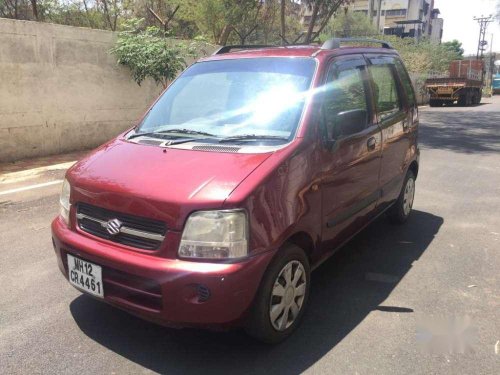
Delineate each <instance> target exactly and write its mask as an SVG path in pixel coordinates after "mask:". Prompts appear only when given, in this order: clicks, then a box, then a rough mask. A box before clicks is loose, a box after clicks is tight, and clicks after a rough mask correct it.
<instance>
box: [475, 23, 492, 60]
mask: <svg viewBox="0 0 500 375" xmlns="http://www.w3.org/2000/svg"><path fill="white" fill-rule="evenodd" d="M473 19H474V20H476V21H477V23H479V41H478V42H477V55H476V58H477V59H478V60H479V59H480V58H481V59H482V58H483V54H484V50H485V48H486V45H487V44H488V42H487V41H486V40H485V38H486V29H487V28H488V24H489V23H490V22H493V20H494V19H495V17H493V15H491V14H490V15H489V16H488V17H484V16H481V17H474V18H473Z"/></svg>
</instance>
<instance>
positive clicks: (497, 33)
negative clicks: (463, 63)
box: [434, 0, 500, 55]
mask: <svg viewBox="0 0 500 375" xmlns="http://www.w3.org/2000/svg"><path fill="white" fill-rule="evenodd" d="M496 4H497V0H434V7H435V8H439V10H440V11H441V18H443V19H444V30H443V42H446V41H450V40H453V39H458V40H459V41H461V42H462V45H463V48H464V49H465V54H466V55H469V54H476V52H477V42H478V39H479V24H478V23H477V21H474V20H473V19H472V17H474V16H476V17H480V16H481V15H484V16H488V15H490V14H493V15H495V14H496ZM491 34H494V36H493V51H494V52H499V53H500V25H499V23H498V21H493V22H492V23H490V24H489V25H488V29H487V30H486V40H487V41H488V49H487V51H488V52H489V48H490V46H489V44H490V41H491Z"/></svg>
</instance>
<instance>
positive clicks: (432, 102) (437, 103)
mask: <svg viewBox="0 0 500 375" xmlns="http://www.w3.org/2000/svg"><path fill="white" fill-rule="evenodd" d="M442 104H443V103H441V102H440V101H439V100H436V99H431V100H429V105H430V106H431V107H441V105H442Z"/></svg>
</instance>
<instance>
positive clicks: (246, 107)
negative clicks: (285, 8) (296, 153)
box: [136, 58, 316, 142]
mask: <svg viewBox="0 0 500 375" xmlns="http://www.w3.org/2000/svg"><path fill="white" fill-rule="evenodd" d="M315 67H316V63H315V60H314V59H312V58H245V59H235V60H218V61H206V62H201V63H197V64H195V65H193V66H191V67H190V68H189V69H187V70H186V71H185V72H184V73H183V74H182V75H181V76H180V77H179V78H178V79H177V80H176V81H175V82H174V83H173V84H172V85H171V86H170V87H169V88H168V90H166V91H165V93H164V94H163V95H162V96H161V98H160V99H159V100H158V101H157V102H156V104H155V105H154V106H153V107H152V108H151V110H150V111H149V113H148V114H147V115H146V117H145V118H144V120H143V121H142V123H141V124H140V127H139V128H138V129H136V133H149V134H151V133H153V134H154V133H156V132H158V133H163V132H169V130H170V132H169V133H171V134H173V133H174V131H178V132H179V133H187V134H189V133H190V134H191V135H192V134H194V133H195V132H198V134H199V135H202V134H201V132H202V133H206V134H209V135H212V136H214V137H216V138H227V139H231V138H233V139H235V140H237V139H239V140H241V139H245V138H244V137H242V136H247V138H246V139H254V140H257V139H258V140H259V142H262V140H263V139H265V137H266V136H269V141H274V142H276V140H279V139H281V140H282V142H283V139H284V140H285V141H286V140H287V139H291V138H292V137H293V135H294V132H295V129H296V128H297V125H298V123H299V121H300V117H301V114H302V109H303V107H304V102H305V99H306V96H307V92H308V90H309V87H310V85H311V80H312V76H313V74H314V70H315ZM250 136H255V137H254V138H252V137H250Z"/></svg>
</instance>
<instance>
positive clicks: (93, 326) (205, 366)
mask: <svg viewBox="0 0 500 375" xmlns="http://www.w3.org/2000/svg"><path fill="white" fill-rule="evenodd" d="M442 224H443V219H442V218H441V217H438V216H435V215H432V214H429V213H426V212H421V211H414V212H413V213H412V216H411V217H410V219H409V221H408V223H407V224H406V225H403V226H393V225H390V224H388V223H387V221H386V220H385V219H384V218H381V219H379V220H377V221H376V222H374V223H373V224H371V225H370V226H369V227H368V228H367V229H366V230H364V231H363V232H362V233H360V234H359V235H358V236H357V237H356V238H355V239H354V240H353V241H351V242H350V243H349V244H348V245H347V246H345V247H344V248H343V249H342V250H341V251H339V252H338V253H337V254H336V255H334V256H333V257H332V258H330V259H329V260H328V261H327V262H325V263H324V264H323V265H322V266H320V267H319V268H318V269H317V270H316V271H315V272H313V275H312V285H311V295H310V304H309V307H308V310H307V312H306V314H305V316H304V321H303V323H302V325H301V326H300V327H299V329H298V330H297V331H296V332H295V334H294V335H293V336H292V337H291V338H290V339H288V340H287V341H285V342H284V343H282V344H280V345H277V346H268V345H264V344H260V343H258V342H255V341H253V340H252V339H250V338H249V337H247V336H246V335H245V334H244V333H243V332H241V331H231V332H209V331H202V330H193V329H184V330H174V329H168V328H164V327H160V326H157V325H154V324H151V323H148V322H145V321H142V320H140V319H138V318H135V317H133V316H131V315H128V314H127V313H124V312H122V311H120V310H117V309H114V308H112V307H110V306H108V305H106V304H104V303H101V302H99V301H96V300H94V299H92V298H90V297H87V296H84V295H82V296H79V297H77V298H76V299H75V300H73V301H72V303H71V306H70V309H71V313H72V315H73V318H74V319H75V321H76V323H77V324H78V326H79V327H80V329H81V330H82V331H83V332H84V333H85V334H86V335H87V336H88V337H90V338H91V339H93V340H95V341H96V342H98V343H99V344H101V345H103V346H104V347H106V348H108V349H109V350H112V351H114V352H116V353H117V354H119V355H120V356H123V357H125V358H127V359H129V360H130V361H133V362H135V363H137V364H139V365H141V366H143V367H145V368H148V369H150V370H152V371H156V372H159V373H169V374H172V373H197V372H203V373H236V372H238V373H262V372H267V373H273V374H274V373H286V374H298V373H301V372H302V371H304V370H306V369H307V368H309V367H310V366H312V365H313V364H314V363H315V362H317V361H318V360H319V359H320V358H322V357H323V356H324V355H325V354H326V353H328V352H329V351H330V350H331V349H332V348H333V347H335V346H336V345H337V344H338V343H339V342H340V341H341V340H342V339H343V338H344V337H345V336H346V335H348V334H349V332H351V331H352V330H353V329H354V328H355V327H356V326H357V325H358V324H359V323H361V322H362V321H363V319H364V318H365V317H366V316H367V315H368V314H369V313H370V312H371V311H373V310H379V311H383V312H384V313H387V314H394V313H397V312H399V313H401V312H403V313H410V314H411V313H413V309H412V307H411V306H380V304H381V303H382V302H383V301H384V300H386V299H387V297H388V296H389V294H390V293H391V292H392V290H393V289H394V288H395V287H396V286H397V284H398V283H399V281H400V280H401V279H402V278H403V277H404V276H405V275H406V273H408V272H409V271H410V270H411V267H412V264H413V262H414V261H415V260H417V259H418V258H419V257H420V256H421V255H422V253H423V252H424V251H425V250H426V249H427V248H428V246H429V244H430V243H431V242H432V240H433V239H434V237H435V235H436V234H437V232H438V231H439V229H440V227H441V225H442ZM374 275H375V276H376V277H374ZM377 275H378V276H377ZM394 315H395V316H396V314H394Z"/></svg>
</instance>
